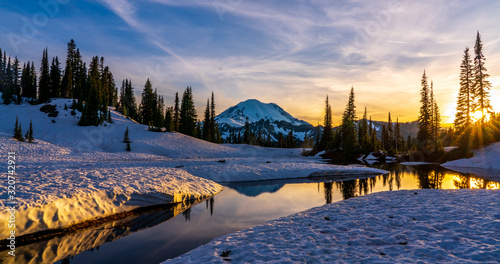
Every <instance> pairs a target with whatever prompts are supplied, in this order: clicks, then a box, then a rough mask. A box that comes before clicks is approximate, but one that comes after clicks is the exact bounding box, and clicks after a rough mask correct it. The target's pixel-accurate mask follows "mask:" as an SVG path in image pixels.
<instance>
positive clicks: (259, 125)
mask: <svg viewBox="0 0 500 264" xmlns="http://www.w3.org/2000/svg"><path fill="white" fill-rule="evenodd" d="M247 118H248V121H249V123H250V130H251V131H252V132H253V133H254V134H255V135H257V134H258V133H259V131H260V132H261V133H262V134H263V135H265V136H266V137H267V135H268V134H270V135H271V140H272V141H275V142H276V141H277V140H278V134H279V133H283V135H284V136H286V135H288V133H289V132H290V131H293V135H294V137H295V139H296V140H298V141H304V138H305V136H306V135H307V136H308V137H312V138H314V139H315V138H316V135H317V127H315V126H313V125H311V124H309V123H308V122H306V121H303V120H300V119H297V118H295V117H293V116H292V115H291V114H289V113H287V112H286V111H285V110H283V108H281V107H280V106H278V105H277V104H274V103H268V104H266V103H262V102H260V101H259V100H256V99H249V100H246V101H243V102H240V103H238V104H237V105H235V106H232V107H230V108H228V109H227V110H225V111H224V112H222V113H221V114H219V115H218V116H217V117H215V120H216V121H217V123H218V124H219V129H220V131H221V135H222V138H223V139H226V138H227V137H229V135H230V133H231V132H236V133H239V132H240V133H242V134H243V131H244V130H245V122H246V120H247ZM372 125H373V127H374V128H375V130H376V131H377V135H378V136H379V137H380V136H381V133H382V132H381V131H382V125H387V122H384V121H373V122H372ZM400 126H401V134H402V136H404V137H407V136H408V135H411V136H412V137H414V136H415V135H416V134H417V131H418V122H417V121H414V122H407V123H400ZM320 129H321V130H322V129H323V127H322V126H320ZM334 129H337V128H334Z"/></svg>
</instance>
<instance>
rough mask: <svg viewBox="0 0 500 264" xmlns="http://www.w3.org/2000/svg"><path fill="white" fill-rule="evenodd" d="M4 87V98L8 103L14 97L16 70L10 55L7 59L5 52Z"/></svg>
mask: <svg viewBox="0 0 500 264" xmlns="http://www.w3.org/2000/svg"><path fill="white" fill-rule="evenodd" d="M3 68H4V69H2V72H3V77H4V78H2V79H3V89H2V99H3V103H4V104H6V105H8V104H10V102H11V101H12V100H13V99H14V73H13V72H14V71H13V69H12V68H13V67H12V63H11V61H10V57H9V58H8V60H7V55H6V54H5V52H4V54H3Z"/></svg>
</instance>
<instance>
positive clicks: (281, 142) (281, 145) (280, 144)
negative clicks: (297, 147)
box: [278, 132, 285, 148]
mask: <svg viewBox="0 0 500 264" xmlns="http://www.w3.org/2000/svg"><path fill="white" fill-rule="evenodd" d="M284 141H285V140H284V138H283V133H281V132H279V133H278V148H284V147H285V142H284Z"/></svg>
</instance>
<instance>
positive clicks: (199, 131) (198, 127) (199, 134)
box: [194, 121, 203, 139]
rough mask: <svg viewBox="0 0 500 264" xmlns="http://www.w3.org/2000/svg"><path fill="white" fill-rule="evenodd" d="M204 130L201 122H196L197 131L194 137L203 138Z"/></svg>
mask: <svg viewBox="0 0 500 264" xmlns="http://www.w3.org/2000/svg"><path fill="white" fill-rule="evenodd" d="M202 133H203V132H202V129H201V121H198V122H196V130H195V134H194V137H197V138H199V139H201V138H202Z"/></svg>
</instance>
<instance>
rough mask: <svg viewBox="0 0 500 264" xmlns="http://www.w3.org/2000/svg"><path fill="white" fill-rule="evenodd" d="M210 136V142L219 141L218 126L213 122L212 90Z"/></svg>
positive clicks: (213, 98)
mask: <svg viewBox="0 0 500 264" xmlns="http://www.w3.org/2000/svg"><path fill="white" fill-rule="evenodd" d="M210 125H211V127H210V128H211V129H210V137H211V138H212V140H211V141H212V142H220V140H219V136H218V135H219V134H220V132H219V126H218V125H217V122H215V96H214V92H212V100H211V102H210Z"/></svg>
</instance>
